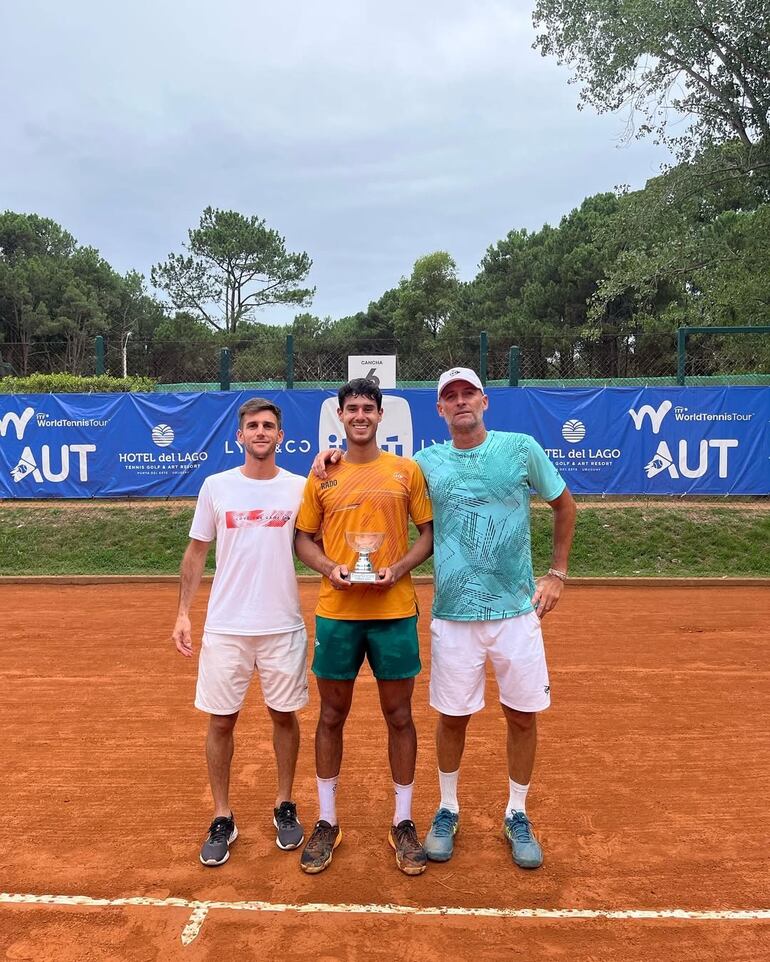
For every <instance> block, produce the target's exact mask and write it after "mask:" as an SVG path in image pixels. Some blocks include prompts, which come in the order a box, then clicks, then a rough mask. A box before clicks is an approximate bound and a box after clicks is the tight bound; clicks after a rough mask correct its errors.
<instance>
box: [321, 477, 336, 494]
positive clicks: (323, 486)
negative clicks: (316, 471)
mask: <svg viewBox="0 0 770 962" xmlns="http://www.w3.org/2000/svg"><path fill="white" fill-rule="evenodd" d="M336 487H337V480H336V478H333V479H331V480H329V481H322V482H321V490H322V491H327V490H328V489H329V488H336Z"/></svg>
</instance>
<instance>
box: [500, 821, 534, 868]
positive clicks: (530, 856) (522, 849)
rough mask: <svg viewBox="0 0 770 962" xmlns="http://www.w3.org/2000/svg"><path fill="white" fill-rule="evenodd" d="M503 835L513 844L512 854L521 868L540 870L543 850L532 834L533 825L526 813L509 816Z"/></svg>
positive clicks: (504, 823) (504, 824) (504, 825)
mask: <svg viewBox="0 0 770 962" xmlns="http://www.w3.org/2000/svg"><path fill="white" fill-rule="evenodd" d="M503 835H505V837H506V838H507V839H508V841H509V842H510V843H511V854H512V855H513V860H514V862H515V863H516V864H517V865H518V866H519V868H540V866H541V865H542V864H543V850H542V848H540V843H539V842H538V840H537V839H536V838H535V836H534V834H533V832H532V824H531V822H530V820H529V819H528V818H527V816H526V815H525V814H524V812H514V813H513V815H507V816H506V818H505V821H504V822H503Z"/></svg>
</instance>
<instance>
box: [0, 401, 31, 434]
mask: <svg viewBox="0 0 770 962" xmlns="http://www.w3.org/2000/svg"><path fill="white" fill-rule="evenodd" d="M34 413H35V409H34V408H30V407H26V408H24V411H23V412H22V413H21V414H20V415H19V414H16V412H15V411H7V412H6V413H5V414H4V415H3V416H2V417H0V437H5V436H6V435H7V434H8V431H9V430H10V426H11V425H13V427H14V430H15V431H16V440H17V441H21V440H22V438H23V437H24V432H25V431H26V430H27V425H28V424H29V419H30V418H31V417H32V415H33V414H34Z"/></svg>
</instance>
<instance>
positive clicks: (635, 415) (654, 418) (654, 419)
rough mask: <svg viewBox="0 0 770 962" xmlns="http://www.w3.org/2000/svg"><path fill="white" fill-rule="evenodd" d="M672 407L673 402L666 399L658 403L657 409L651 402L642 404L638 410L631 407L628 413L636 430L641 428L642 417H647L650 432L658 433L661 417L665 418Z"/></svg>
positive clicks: (661, 422) (661, 421)
mask: <svg viewBox="0 0 770 962" xmlns="http://www.w3.org/2000/svg"><path fill="white" fill-rule="evenodd" d="M672 407H673V404H672V403H671V401H669V400H668V399H667V400H665V401H663V402H662V404H660V406H659V407H658V410H657V411H656V410H655V408H654V407H653V406H652V405H651V404H643V405H642V406H641V407H640V408H639V410H638V411H635V410H634V409H633V408H631V409H630V410H629V412H628V413H629V414H630V415H631V418H632V420H633V422H634V427H635V428H636V430H637V431H641V430H642V426H643V424H644V419H645V418H646V417H648V418H649V419H650V424H651V425H652V433H653V434H658V433H659V432H660V426H661V424H663V418H665V416H666V415H667V414H668V412H669V411H670V410H671V408H672Z"/></svg>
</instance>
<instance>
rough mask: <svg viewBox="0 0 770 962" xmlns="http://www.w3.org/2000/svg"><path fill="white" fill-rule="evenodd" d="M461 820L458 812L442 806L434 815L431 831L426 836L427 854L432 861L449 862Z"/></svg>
mask: <svg viewBox="0 0 770 962" xmlns="http://www.w3.org/2000/svg"><path fill="white" fill-rule="evenodd" d="M459 822H460V816H459V815H458V814H457V812H450V811H449V809H448V808H440V809H439V810H438V811H437V812H436V814H435V815H434V816H433V822H432V824H431V826H430V831H429V832H428V834H427V835H426V836H425V845H424V846H423V847H424V849H425V854H426V855H427V856H428V858H429V859H430V860H431V861H432V862H448V861H449V859H450V858H451V857H452V852H453V851H454V847H455V835H457V827H458V824H459Z"/></svg>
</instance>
